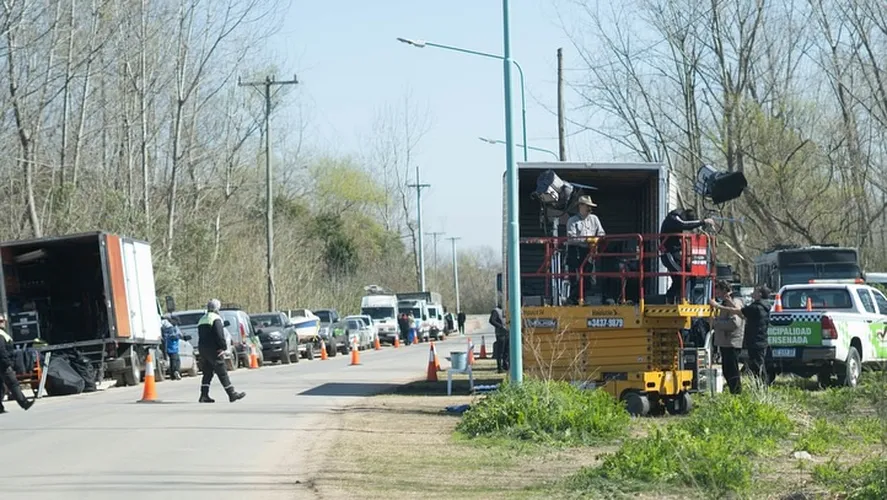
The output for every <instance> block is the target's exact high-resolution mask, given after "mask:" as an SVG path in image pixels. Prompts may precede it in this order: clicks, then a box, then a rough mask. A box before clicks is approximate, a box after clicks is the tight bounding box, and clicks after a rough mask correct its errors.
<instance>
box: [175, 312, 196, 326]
mask: <svg viewBox="0 0 887 500" xmlns="http://www.w3.org/2000/svg"><path fill="white" fill-rule="evenodd" d="M173 317H174V318H177V319H178V320H179V326H195V325H197V323H199V322H200V318H202V317H203V313H202V312H199V313H182V314H173Z"/></svg>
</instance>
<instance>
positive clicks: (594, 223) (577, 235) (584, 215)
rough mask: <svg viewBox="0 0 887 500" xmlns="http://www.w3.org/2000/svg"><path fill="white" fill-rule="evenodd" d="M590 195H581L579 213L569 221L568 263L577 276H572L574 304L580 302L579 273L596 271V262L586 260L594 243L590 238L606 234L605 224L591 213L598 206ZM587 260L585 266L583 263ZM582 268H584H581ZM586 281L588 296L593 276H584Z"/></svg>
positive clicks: (571, 293)
mask: <svg viewBox="0 0 887 500" xmlns="http://www.w3.org/2000/svg"><path fill="white" fill-rule="evenodd" d="M596 206H597V205H595V203H594V202H593V201H592V200H591V197H590V196H580V197H579V213H578V214H576V215H574V216H572V217H570V219H569V220H568V221H567V237H568V238H569V239H568V240H567V263H568V264H569V266H570V269H571V270H575V271H576V277H574V278H571V279H570V281H571V286H570V299H571V302H572V303H573V304H579V273H580V272H583V271H584V272H591V273H593V272H594V263H593V261H592V260H591V259H589V260H588V262H586V260H585V259H586V257H588V252H589V247H590V246H591V245H592V243H590V242H589V241H588V240H589V238H596V237H600V236H606V233H605V232H604V226H603V225H602V224H601V220H600V219H598V217H597V215H594V214H592V213H591V209H592V208H594V207H596ZM583 262H585V265H584V266H583V265H582V263H583ZM580 268H582V269H580ZM583 281H584V282H585V286H584V288H585V289H584V290H583V294H584V295H585V296H586V297H587V296H588V293H589V292H590V290H589V288H591V285H593V284H594V282H595V280H594V278H593V277H588V276H586V277H583Z"/></svg>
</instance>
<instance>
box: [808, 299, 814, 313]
mask: <svg viewBox="0 0 887 500" xmlns="http://www.w3.org/2000/svg"><path fill="white" fill-rule="evenodd" d="M807 310H808V311H812V310H813V299H811V298H810V297H807Z"/></svg>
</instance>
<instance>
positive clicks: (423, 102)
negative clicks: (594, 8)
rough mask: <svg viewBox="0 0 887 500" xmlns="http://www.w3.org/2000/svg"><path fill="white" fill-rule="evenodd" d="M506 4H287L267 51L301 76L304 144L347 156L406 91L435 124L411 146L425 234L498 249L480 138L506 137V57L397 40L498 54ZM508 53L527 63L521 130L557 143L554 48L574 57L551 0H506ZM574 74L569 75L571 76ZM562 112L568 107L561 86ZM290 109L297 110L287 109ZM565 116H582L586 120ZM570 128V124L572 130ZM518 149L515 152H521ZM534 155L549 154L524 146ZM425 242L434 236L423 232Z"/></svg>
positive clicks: (498, 212) (574, 149)
mask: <svg viewBox="0 0 887 500" xmlns="http://www.w3.org/2000/svg"><path fill="white" fill-rule="evenodd" d="M501 9H502V2H501V1H498V0H449V1H428V0H425V1H421V0H412V1H406V0H373V1H367V0H294V1H293V3H292V5H291V7H290V10H289V12H288V13H287V15H286V18H285V19H284V20H283V27H282V30H281V31H280V33H279V34H277V35H276V36H275V37H274V38H273V39H272V40H271V45H270V46H269V47H268V48H269V52H270V53H271V55H272V57H273V58H274V61H275V62H276V65H277V67H279V68H280V70H281V71H280V73H281V75H286V74H292V73H297V74H298V76H299V80H300V81H301V85H300V86H299V88H298V93H299V94H300V95H299V100H300V101H301V103H302V105H303V106H306V107H307V112H308V115H309V116H310V119H309V121H308V127H309V130H308V136H307V137H308V139H307V140H308V142H309V144H308V146H309V147H311V148H312V149H317V150H321V151H335V152H338V153H343V154H347V153H354V152H357V151H359V150H360V148H361V146H362V144H361V142H362V141H361V138H362V137H366V136H367V135H368V134H370V133H371V132H372V125H373V122H374V119H375V116H376V113H377V112H378V110H379V108H380V107H382V106H385V105H387V104H397V103H400V102H402V101H403V99H404V95H405V94H406V93H407V92H409V93H410V95H411V96H412V99H413V100H414V102H415V103H416V104H417V107H418V108H420V109H426V110H428V112H429V115H430V116H429V123H430V130H429V132H428V133H427V134H426V135H425V136H424V138H423V140H422V142H421V143H420V144H419V146H418V148H417V156H416V158H415V163H416V164H417V165H419V166H420V167H421V169H422V181H423V182H427V183H430V184H431V185H432V187H431V189H430V190H426V191H424V192H423V214H424V222H425V231H426V232H430V231H444V232H446V233H447V237H449V236H458V237H461V238H462V240H461V242H460V246H461V247H462V248H466V247H478V246H488V247H492V248H494V249H496V250H497V251H498V250H499V249H500V246H501V228H502V195H501V193H502V174H503V172H504V169H505V147H504V146H501V145H491V144H487V143H484V142H481V141H480V140H479V139H478V137H479V136H485V137H490V138H493V139H504V138H505V137H504V136H505V132H504V98H503V80H502V72H503V71H502V64H501V63H500V62H498V61H496V60H493V59H486V58H481V57H476V56H469V55H464V54H460V53H456V52H452V51H448V50H442V49H438V48H431V47H426V48H422V49H419V48H414V47H411V46H409V45H405V44H403V43H399V42H398V41H396V38H397V37H404V38H412V39H423V40H428V41H433V42H438V43H442V44H447V45H455V46H459V47H465V48H470V49H474V50H479V51H484V52H492V53H496V54H501V53H502V50H503V40H502V11H501ZM511 27H512V28H511V38H512V43H511V45H512V55H513V57H514V59H515V60H517V61H518V62H519V63H520V64H521V65H522V66H523V68H524V72H525V74H526V92H527V129H528V132H527V136H528V138H529V139H528V141H527V142H528V143H529V144H530V145H531V146H537V147H542V148H546V149H550V150H553V151H557V119H556V117H555V116H554V114H553V113H552V111H550V110H554V109H556V102H557V87H556V77H557V75H556V68H557V59H556V50H557V48H558V47H563V49H564V61H565V63H564V66H565V67H566V68H568V70H569V69H570V68H576V67H579V66H580V64H579V63H580V61H579V60H578V56H577V55H576V52H575V50H574V49H573V48H572V46H571V44H570V41H569V38H568V37H567V36H566V34H565V33H564V30H563V29H562V28H561V27H560V23H559V20H558V17H557V12H556V10H555V4H554V3H553V0H512V2H511ZM571 73H572V76H574V77H575V76H576V72H575V71H567V77H568V79H569V78H570V76H571ZM513 79H514V93H513V99H514V101H513V103H514V127H515V140H516V142H519V140H520V106H519V104H520V100H519V99H520V94H519V87H518V85H517V81H518V80H517V73H516V72H514V73H513ZM567 99H568V100H567V108H568V113H569V112H570V108H571V107H572V106H573V105H574V104H575V103H574V102H573V101H575V99H574V95H572V94H571V93H570V92H569V90H568V92H567ZM289 112H292V110H291V109H290V110H289ZM574 113H577V116H570V118H572V119H576V120H579V121H584V120H585V118H586V117H585V116H580V115H578V113H579V112H578V111H576V112H574ZM575 129H576V127H570V126H568V131H575ZM594 140H595V137H593V136H592V135H591V134H589V133H584V134H579V135H576V136H573V137H571V138H570V139H569V140H568V143H567V154H568V157H569V159H571V160H578V159H581V160H583V161H586V160H588V161H590V160H607V159H609V157H608V156H609V153H606V154H605V155H603V156H602V155H601V154H600V153H598V154H597V155H595V157H591V156H590V155H589V151H591V150H592V149H593V148H592V147H591V144H592V142H593V141H594ZM521 155H522V153H521V152H520V149H519V148H518V149H516V151H515V160H519V159H521ZM529 159H530V161H534V160H536V161H544V160H546V159H552V157H551V156H550V155H548V154H546V153H541V152H534V151H530V155H529ZM428 239H429V240H430V238H428Z"/></svg>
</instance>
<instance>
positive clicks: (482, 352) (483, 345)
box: [480, 335, 487, 359]
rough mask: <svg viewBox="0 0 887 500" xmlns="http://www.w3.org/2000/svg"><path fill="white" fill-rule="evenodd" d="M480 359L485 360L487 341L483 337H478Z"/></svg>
mask: <svg viewBox="0 0 887 500" xmlns="http://www.w3.org/2000/svg"><path fill="white" fill-rule="evenodd" d="M480 359H487V341H486V340H484V336H483V335H481V336H480Z"/></svg>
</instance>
